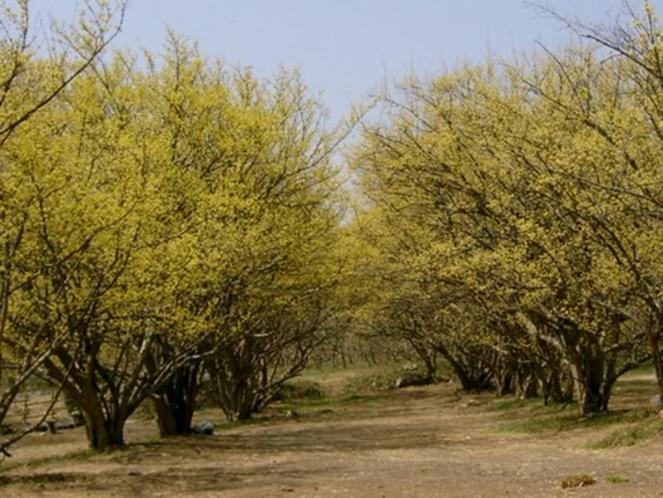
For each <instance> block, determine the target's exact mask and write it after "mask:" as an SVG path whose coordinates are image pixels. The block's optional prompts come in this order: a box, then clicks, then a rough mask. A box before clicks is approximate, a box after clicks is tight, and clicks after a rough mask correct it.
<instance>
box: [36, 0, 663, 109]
mask: <svg viewBox="0 0 663 498" xmlns="http://www.w3.org/2000/svg"><path fill="white" fill-rule="evenodd" d="M31 3H32V5H33V7H34V8H35V10H36V11H42V12H44V11H48V10H51V11H52V12H53V13H55V14H56V15H57V16H60V17H70V15H71V12H73V10H74V7H75V6H76V4H77V1H76V0H32V2H31ZM78 3H79V4H80V1H79V2H78ZM547 3H548V5H550V6H552V7H553V8H555V9H556V10H557V11H559V12H561V13H564V14H568V15H573V16H577V17H579V18H580V19H583V20H587V21H590V22H598V21H604V22H608V23H609V22H610V21H611V20H614V18H615V16H616V15H617V14H618V13H619V10H620V7H621V5H622V1H621V0H549V1H548V2H547ZM652 3H653V5H654V6H655V7H656V8H657V10H658V11H659V12H661V13H663V0H654V1H653V2H652ZM631 5H633V6H635V7H637V8H640V5H641V2H640V0H632V1H631ZM165 26H170V27H172V28H174V29H175V30H176V31H177V32H179V33H181V34H183V35H185V36H186V37H188V38H190V39H195V40H198V41H199V42H200V46H201V48H202V50H203V51H204V52H205V53H206V54H208V55H210V56H216V57H220V58H221V59H223V60H225V61H227V62H229V63H231V64H243V65H251V66H253V68H254V69H255V71H256V73H257V74H259V75H260V76H269V75H270V74H271V73H273V72H274V70H275V69H276V68H277V67H278V65H279V64H282V65H285V66H286V67H295V66H297V67H299V68H300V69H301V71H302V74H303V76H304V79H305V81H306V82H307V84H308V85H309V87H310V88H311V90H312V91H313V92H315V93H318V92H323V100H324V102H325V103H326V105H327V106H328V107H329V108H330V109H331V111H332V114H333V116H334V117H336V118H339V117H341V116H342V115H343V114H344V113H345V112H346V111H347V109H348V108H349V106H350V104H351V103H353V102H357V101H359V100H361V98H362V97H363V96H365V95H366V94H367V93H369V92H370V91H371V89H374V88H375V87H376V86H377V85H378V84H379V83H380V82H381V81H382V80H384V78H385V77H386V78H387V79H389V80H393V79H394V78H398V77H399V76H402V75H404V74H406V73H408V72H410V71H411V70H415V71H416V72H417V73H426V74H431V73H435V72H436V71H437V70H440V69H442V68H444V67H447V68H448V67H453V66H454V65H455V64H458V63H459V62H462V61H465V60H472V61H476V60H480V59H482V58H484V57H486V55H487V54H488V53H489V52H491V53H494V54H499V55H501V56H503V57H509V56H510V55H512V54H513V53H514V52H519V51H522V50H528V49H532V48H534V46H535V41H536V40H540V41H541V42H543V43H544V44H546V45H548V46H555V45H558V44H559V43H560V42H561V41H562V40H564V39H566V38H567V37H568V36H569V35H568V33H567V32H566V31H564V29H563V28H562V26H560V24H559V23H557V22H555V21H554V20H552V19H550V18H547V17H545V16H543V15H542V14H541V12H540V11H538V10H537V9H535V8H532V7H529V6H528V3H527V2H525V1H523V0H465V1H462V0H437V1H435V0H130V4H129V9H128V12H127V18H126V22H125V26H124V30H123V33H122V34H121V35H120V37H119V39H118V40H117V41H116V43H115V46H116V47H137V46H145V47H147V48H150V49H154V50H158V49H159V48H160V47H161V45H162V43H163V40H164V33H165Z"/></svg>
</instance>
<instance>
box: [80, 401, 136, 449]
mask: <svg viewBox="0 0 663 498" xmlns="http://www.w3.org/2000/svg"><path fill="white" fill-rule="evenodd" d="M82 411H83V418H84V420H85V432H86V434H87V438H88V443H89V445H90V448H91V449H93V450H95V451H109V450H112V449H116V448H120V447H122V446H124V423H125V421H126V418H125V417H123V416H120V415H117V414H115V415H114V416H111V417H104V414H103V412H102V411H101V410H100V409H99V408H98V407H94V406H90V407H87V409H86V408H84V409H82Z"/></svg>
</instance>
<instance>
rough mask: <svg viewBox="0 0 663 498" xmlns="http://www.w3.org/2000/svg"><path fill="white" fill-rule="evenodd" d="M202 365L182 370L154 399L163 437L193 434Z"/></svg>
mask: <svg viewBox="0 0 663 498" xmlns="http://www.w3.org/2000/svg"><path fill="white" fill-rule="evenodd" d="M199 371H200V365H192V366H190V367H186V368H182V369H181V370H180V371H179V372H177V373H176V374H175V375H174V377H173V379H172V380H171V381H170V382H169V383H168V384H167V385H166V387H165V388H164V389H163V390H162V392H161V393H159V394H158V395H155V396H153V397H152V401H153V402H154V409H155V412H156V417H157V424H158V425H159V434H160V435H161V437H168V436H178V435H185V434H189V433H191V421H192V419H193V413H194V411H195V409H196V396H197V394H198V391H199V389H200V379H199V375H198V374H199Z"/></svg>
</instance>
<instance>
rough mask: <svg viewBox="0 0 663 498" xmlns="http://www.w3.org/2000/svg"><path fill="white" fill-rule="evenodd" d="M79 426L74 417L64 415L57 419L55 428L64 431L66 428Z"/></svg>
mask: <svg viewBox="0 0 663 498" xmlns="http://www.w3.org/2000/svg"><path fill="white" fill-rule="evenodd" d="M76 427H78V426H77V425H76V421H75V420H74V419H73V418H72V417H63V418H59V419H57V420H56V421H55V430H57V431H63V430H66V429H75V428H76Z"/></svg>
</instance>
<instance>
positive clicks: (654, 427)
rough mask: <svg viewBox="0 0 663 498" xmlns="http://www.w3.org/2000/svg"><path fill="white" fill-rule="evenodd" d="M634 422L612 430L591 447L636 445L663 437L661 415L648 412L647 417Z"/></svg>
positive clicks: (603, 447) (604, 447)
mask: <svg viewBox="0 0 663 498" xmlns="http://www.w3.org/2000/svg"><path fill="white" fill-rule="evenodd" d="M645 413H647V412H645ZM632 422H633V423H632V424H631V425H630V426H628V427H626V428H621V429H618V430H615V431H613V432H611V433H610V434H608V435H607V436H606V437H604V438H602V439H600V440H598V441H597V442H595V443H593V444H591V445H590V447H591V448H594V449H606V448H618V447H620V446H634V445H636V444H638V443H641V442H644V441H647V440H649V439H654V438H656V437H663V419H662V418H661V417H658V416H656V415H654V414H652V413H648V416H647V417H644V418H642V419H641V420H637V421H632Z"/></svg>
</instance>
